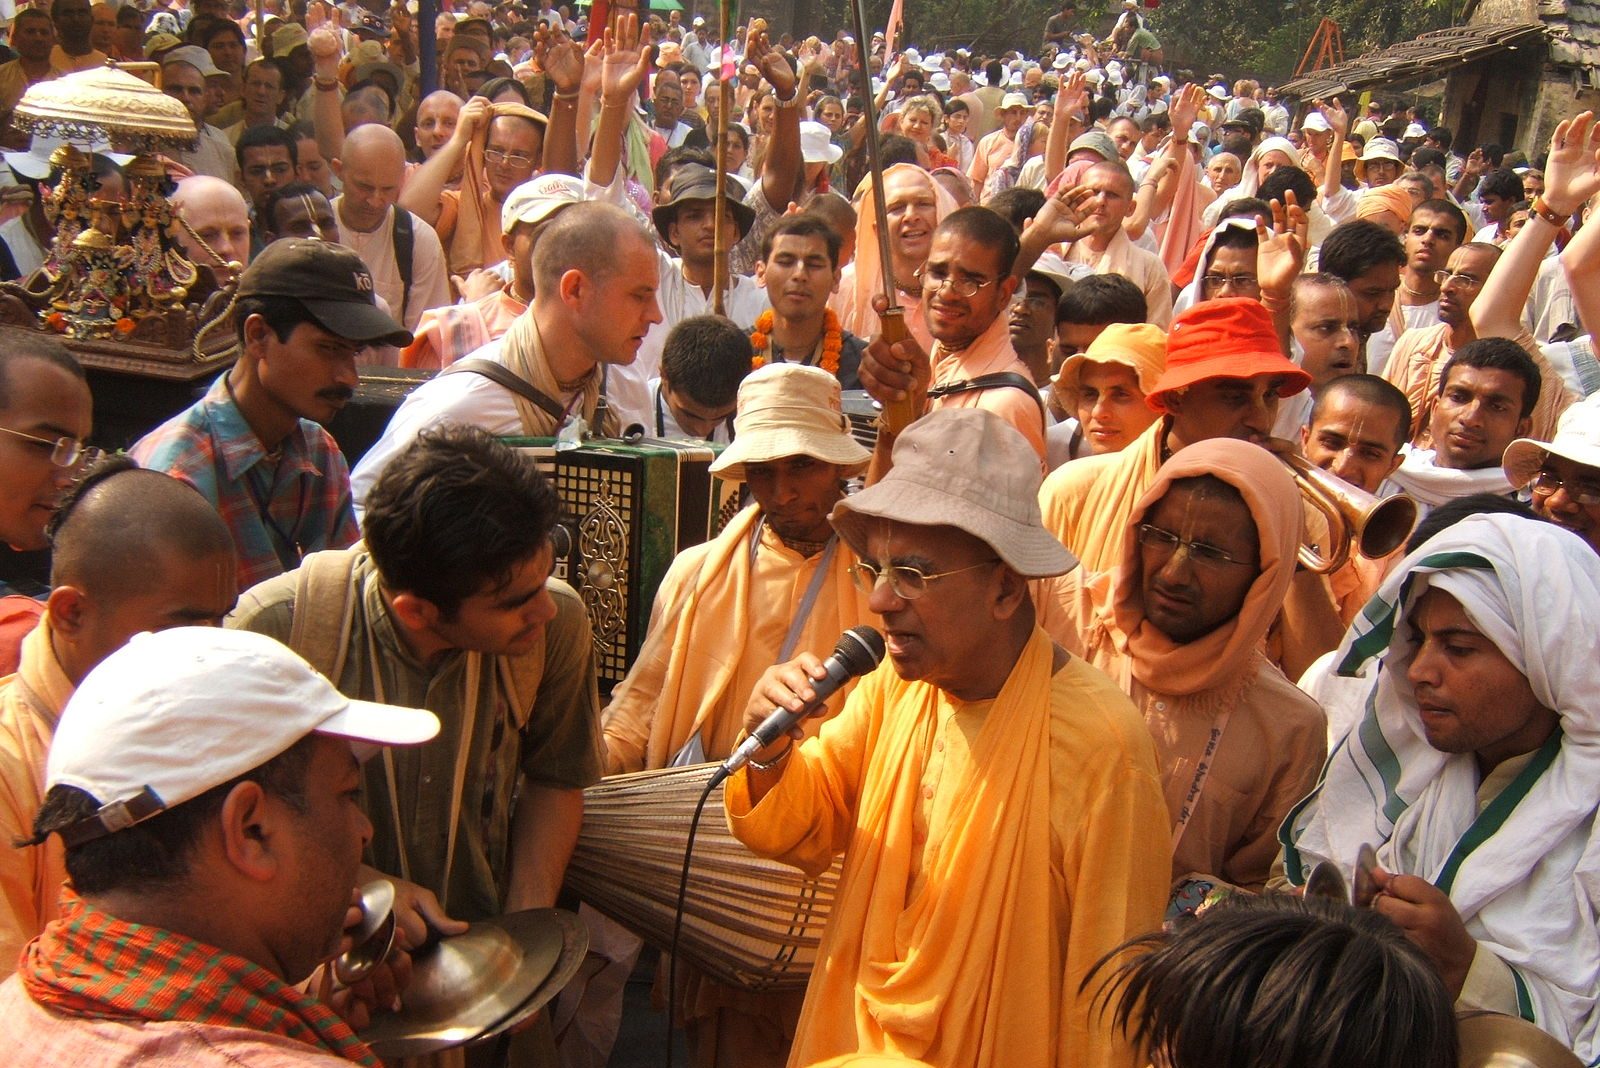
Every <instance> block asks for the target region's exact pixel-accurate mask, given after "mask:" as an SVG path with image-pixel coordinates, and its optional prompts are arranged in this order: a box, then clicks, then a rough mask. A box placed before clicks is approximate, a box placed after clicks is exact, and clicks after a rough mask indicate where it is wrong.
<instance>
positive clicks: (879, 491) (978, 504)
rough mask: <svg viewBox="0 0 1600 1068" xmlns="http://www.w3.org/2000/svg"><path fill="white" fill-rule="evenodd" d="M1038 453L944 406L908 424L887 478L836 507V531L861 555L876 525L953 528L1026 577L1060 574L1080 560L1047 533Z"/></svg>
mask: <svg viewBox="0 0 1600 1068" xmlns="http://www.w3.org/2000/svg"><path fill="white" fill-rule="evenodd" d="M1040 481H1041V477H1040V473H1039V454H1038V453H1037V452H1035V451H1034V450H1033V446H1032V445H1029V444H1028V440H1027V439H1026V438H1024V437H1023V436H1022V435H1021V434H1020V433H1019V432H1018V431H1017V429H1016V428H1015V427H1013V426H1012V425H1011V424H1010V423H1008V422H1006V421H1005V420H1004V419H1002V418H1000V417H999V416H998V415H995V414H994V413H993V412H988V411H984V410H983V409H982V408H945V409H941V410H939V411H936V412H932V413H930V414H928V415H925V416H923V417H922V418H921V419H918V420H917V421H916V422H915V423H912V424H911V425H910V426H908V427H906V429H905V431H904V433H902V434H901V435H900V437H899V438H898V439H897V440H896V441H895V443H894V466H893V468H891V469H890V471H889V473H888V474H887V475H885V476H884V478H883V481H881V482H879V483H877V484H876V485H873V486H868V487H867V488H866V489H864V490H862V491H861V492H860V493H857V494H855V495H854V496H852V497H846V498H845V499H844V500H842V501H840V502H839V503H838V504H836V505H834V506H833V514H832V515H831V516H829V519H830V520H832V522H833V526H834V529H835V530H837V531H838V532H839V535H840V537H842V538H844V540H845V541H846V542H847V543H849V545H850V547H851V548H852V549H854V550H855V551H856V554H857V555H862V554H864V553H865V552H866V548H867V534H868V531H869V530H870V529H871V520H873V519H888V520H892V521H894V522H896V523H910V524H913V525H915V526H925V527H932V526H949V527H955V528H956V529H957V530H962V531H965V532H966V533H968V534H971V535H972V536H973V537H975V538H977V539H978V540H979V541H981V542H983V543H984V544H986V545H988V546H989V547H990V548H991V549H993V550H994V552H995V555H996V556H998V557H1000V559H1002V560H1004V561H1005V563H1006V566H1008V567H1010V568H1011V570H1013V571H1015V572H1016V573H1017V574H1019V575H1022V576H1023V577H1024V578H1045V577H1046V576H1049V575H1062V574H1065V573H1066V572H1068V571H1071V570H1072V569H1073V568H1075V567H1077V566H1078V558H1077V557H1075V556H1073V555H1072V554H1071V553H1070V552H1068V551H1067V549H1066V546H1064V545H1062V544H1061V543H1060V542H1059V541H1057V540H1056V539H1055V537H1054V536H1053V535H1051V533H1050V532H1049V531H1047V530H1045V529H1044V523H1043V521H1042V519H1041V518H1040V515H1039V483H1040Z"/></svg>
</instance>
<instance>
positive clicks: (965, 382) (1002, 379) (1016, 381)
mask: <svg viewBox="0 0 1600 1068" xmlns="http://www.w3.org/2000/svg"><path fill="white" fill-rule="evenodd" d="M980 389H1020V390H1022V391H1023V392H1024V393H1026V394H1027V395H1028V396H1030V397H1032V398H1033V402H1034V403H1035V404H1037V405H1038V406H1039V414H1040V416H1041V417H1042V416H1043V415H1044V398H1043V397H1041V396H1039V388H1038V387H1037V386H1035V385H1034V384H1033V383H1032V382H1031V381H1029V380H1028V379H1027V378H1025V377H1024V376H1022V375H1019V374H1017V372H1015V371H995V372H993V373H992V374H986V375H979V376H978V377H977V378H963V379H962V380H961V381H959V382H951V383H949V384H947V385H943V386H934V387H933V388H931V389H929V390H928V399H929V400H938V399H939V398H940V397H948V396H950V395H952V394H955V393H975V392H977V391H978V390H980Z"/></svg>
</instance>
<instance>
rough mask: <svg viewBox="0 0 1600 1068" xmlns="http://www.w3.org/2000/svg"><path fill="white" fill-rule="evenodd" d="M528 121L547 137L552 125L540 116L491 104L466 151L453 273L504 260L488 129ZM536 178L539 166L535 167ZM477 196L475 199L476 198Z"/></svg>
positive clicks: (451, 254)
mask: <svg viewBox="0 0 1600 1068" xmlns="http://www.w3.org/2000/svg"><path fill="white" fill-rule="evenodd" d="M507 115H510V116H515V117H516V118H519V119H527V120H528V121H529V122H531V123H533V124H535V125H536V126H538V127H539V132H540V134H541V135H542V134H544V133H545V132H546V131H547V130H548V128H549V125H550V122H549V120H548V119H546V118H545V117H544V116H543V115H541V114H540V113H539V112H537V111H535V110H533V109H532V108H530V107H526V106H524V105H522V104H491V105H490V106H489V121H488V122H486V123H484V124H483V127H482V128H481V129H480V130H479V131H478V133H477V135H476V136H475V137H473V139H472V144H471V145H470V146H469V147H468V148H467V158H466V162H465V163H464V164H463V165H462V177H461V209H460V210H461V213H460V215H459V217H458V218H457V220H456V229H455V233H454V234H452V235H451V237H450V248H449V250H448V251H449V256H448V257H447V258H448V260H449V263H450V270H451V271H453V272H455V273H457V274H465V273H466V272H467V271H469V270H472V269H473V268H476V267H488V266H491V265H493V264H495V263H498V262H500V261H501V260H502V259H504V258H505V245H504V242H503V240H502V238H501V231H500V211H499V207H498V206H497V205H496V204H495V203H494V201H493V200H492V199H491V197H490V195H489V175H488V170H487V168H486V166H485V164H484V159H483V149H484V145H486V144H487V143H488V141H489V127H490V126H491V125H493V124H494V120H495V119H498V118H502V117H504V116H507ZM533 173H534V174H535V175H537V174H538V173H539V162H538V161H535V163H534V172H533ZM474 193H476V194H477V195H476V196H474V195H473V194H474Z"/></svg>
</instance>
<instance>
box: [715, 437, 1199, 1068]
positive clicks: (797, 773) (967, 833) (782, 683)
mask: <svg viewBox="0 0 1600 1068" xmlns="http://www.w3.org/2000/svg"><path fill="white" fill-rule="evenodd" d="M1035 461H1036V456H1035V454H1034V453H1033V451H1032V449H1031V447H1030V445H1029V443H1028V442H1027V441H1026V440H1025V439H1024V438H1023V437H1022V436H1021V435H1020V434H1018V433H1017V432H1016V431H1015V430H1014V429H1013V428H1012V427H1010V426H1009V425H1008V424H1007V423H1006V422H1005V420H1003V419H1002V418H1000V417H999V416H997V415H995V414H993V413H992V412H988V411H984V410H981V409H977V410H974V409H957V410H953V411H938V412H934V413H932V414H931V415H928V416H926V417H924V418H923V419H921V420H919V421H918V422H916V423H913V424H912V425H911V426H910V427H909V428H908V429H907V430H906V431H905V432H904V433H903V434H902V435H900V437H899V440H898V441H897V443H896V445H895V450H894V466H893V469H892V470H891V471H890V473H889V474H888V475H887V476H886V477H885V478H884V479H883V480H882V481H881V482H879V483H877V484H876V485H874V486H871V487H869V488H868V489H866V490H864V491H862V492H861V493H859V494H857V495H855V496H854V497H849V498H846V499H845V500H843V501H841V502H840V503H839V505H838V506H837V507H836V508H835V509H834V513H833V521H834V525H835V527H836V529H838V530H839V533H840V536H841V537H843V538H844V539H845V541H846V542H847V543H849V544H850V546H851V548H853V549H854V550H855V551H856V553H857V555H858V556H859V557H860V558H861V561H862V563H860V564H858V565H857V575H858V579H859V581H861V582H862V584H863V585H864V586H868V587H870V588H871V590H872V594H871V600H870V606H871V608H872V610H873V611H874V612H876V613H877V614H878V615H880V616H882V617H883V622H884V629H885V631H886V633H887V647H888V652H889V655H890V658H891V660H892V662H891V663H887V664H884V665H882V666H881V667H879V668H878V669H877V670H876V671H875V672H873V673H872V674H871V675H869V676H867V677H866V678H865V679H863V680H862V681H861V682H860V683H859V684H858V685H857V687H856V689H855V691H854V692H853V693H852V694H851V696H850V699H849V701H848V702H847V703H846V704H845V707H844V710H843V711H842V712H840V713H839V715H838V716H836V717H834V718H833V719H832V720H830V721H828V722H827V723H825V724H824V725H823V727H822V730H821V731H820V732H819V733H818V734H817V736H816V737H815V738H812V739H810V740H808V741H806V742H804V743H803V744H797V743H794V742H793V741H792V740H791V739H787V738H786V739H780V740H779V741H778V742H777V743H775V744H774V745H772V746H768V747H767V748H766V749H765V750H763V751H762V752H759V753H757V754H756V758H755V760H754V761H752V763H751V764H750V765H749V766H748V767H747V768H746V769H745V770H744V771H742V772H740V773H739V774H737V775H735V776H734V777H733V778H731V779H730V780H729V781H728V787H727V791H726V794H725V805H726V808H727V814H728V820H729V824H730V826H731V827H732V829H733V832H734V833H735V834H736V835H737V836H738V837H739V838H740V839H741V840H742V841H743V842H745V844H746V845H748V846H750V847H751V848H752V849H753V850H755V851H756V852H758V853H761V854H763V855H766V856H771V857H776V858H779V859H782V860H784V861H786V862H788V863H792V864H795V865H796V866H798V867H801V868H803V869H805V870H806V871H809V872H813V873H820V872H821V871H823V870H824V869H826V868H827V867H828V865H829V864H830V863H831V862H832V859H833V856H834V855H835V854H837V853H840V852H843V853H844V854H845V861H844V871H843V875H842V876H841V879H840V883H839V889H838V893H837V896H836V897H835V900H834V906H833V913H832V915H831V917H830V918H829V922H828V927H827V930H826V931H825V933H824V935H823V939H822V946H821V950H820V952H819V954H818V960H819V961H821V962H822V963H821V964H820V965H819V966H818V968H817V970H816V971H815V972H813V974H812V977H811V983H810V985H809V986H808V988H807V990H806V1002H805V1008H804V1010H803V1011H802V1013H801V1017H800V1027H799V1033H798V1034H797V1036H796V1038H795V1045H794V1049H793V1051H792V1053H791V1054H790V1058H789V1064H790V1065H791V1066H794V1068H800V1066H804V1065H812V1064H815V1063H817V1062H818V1061H822V1060H826V1059H827V1058H830V1057H838V1056H840V1055H842V1054H847V1053H851V1052H862V1053H887V1054H893V1055H897V1056H901V1057H905V1058H910V1059H913V1060H920V1061H923V1062H925V1063H927V1064H928V1065H933V1066H936V1068H957V1066H959V1068H1002V1066H1014V1065H1029V1066H1037V1068H1051V1066H1054V1065H1063V1066H1064V1065H1072V1066H1074V1068H1099V1066H1109V1065H1118V1066H1121V1065H1129V1066H1131V1065H1133V1064H1135V1063H1136V1062H1135V1059H1134V1057H1133V1055H1132V1052H1131V1050H1130V1049H1129V1048H1128V1046H1127V1045H1126V1044H1125V1042H1124V1041H1123V1040H1122V1039H1120V1038H1118V1037H1115V1036H1114V1035H1113V1034H1112V1029H1111V1026H1110V1022H1109V1021H1108V1020H1105V1019H1102V1018H1101V1016H1100V1015H1099V1014H1098V1013H1096V1012H1095V1011H1094V1008H1093V1004H1092V1002H1093V992H1092V991H1089V992H1083V991H1081V990H1080V989H1079V987H1080V985H1081V983H1082V980H1083V979H1084V977H1085V975H1086V974H1087V973H1088V970H1089V969H1090V968H1091V967H1093V965H1094V963H1095V962H1096V961H1097V960H1099V959H1100V958H1101V957H1102V956H1103V955H1104V954H1106V953H1107V952H1109V951H1110V950H1111V949H1112V948H1113V947H1115V946H1116V945H1117V944H1118V943H1119V942H1121V941H1122V940H1124V939H1126V938H1127V937H1129V936H1130V935H1134V934H1137V933H1140V932H1143V931H1148V930H1151V929H1153V928H1154V927H1155V926H1156V925H1157V924H1158V923H1159V922H1160V914H1161V909H1162V905H1163V902H1164V900H1165V897H1166V882H1167V870H1168V865H1169V864H1170V852H1169V849H1168V844H1167V843H1168V838H1169V827H1168V823H1167V814H1166V805H1165V803H1164V802H1163V800H1162V797H1161V787H1160V784H1159V781H1158V775H1157V771H1156V762H1155V754H1154V750H1153V747H1152V744H1151V742H1150V737H1149V734H1148V733H1147V732H1146V731H1145V728H1144V726H1143V724H1142V723H1141V721H1140V719H1139V716H1138V713H1137V712H1136V711H1135V710H1134V709H1133V707H1132V705H1131V704H1130V703H1129V701H1128V699H1127V698H1126V697H1125V696H1124V695H1123V694H1122V693H1120V692H1119V691H1118V690H1117V689H1116V687H1115V686H1114V685H1113V684H1112V683H1111V681H1110V680H1109V679H1107V678H1106V677H1105V676H1104V675H1102V674H1101V673H1100V672H1098V671H1096V670H1095V669H1094V668H1092V667H1090V666H1089V665H1088V664H1086V663H1084V662H1083V661H1082V660H1078V659H1075V658H1073V657H1071V656H1069V655H1068V654H1067V653H1066V652H1065V651H1063V650H1062V649H1060V648H1059V647H1057V646H1056V645H1054V643H1052V642H1051V640H1050V638H1049V636H1048V635H1046V634H1045V632H1044V631H1043V630H1042V629H1040V628H1039V626H1038V625H1037V623H1036V622H1035V619H1034V606H1033V601H1032V599H1031V595H1030V592H1029V579H1031V578H1036V577H1044V576H1047V575H1056V574H1060V573H1062V572H1065V571H1067V570H1069V569H1070V568H1071V567H1073V566H1074V564H1075V561H1074V560H1073V558H1072V555H1071V554H1070V553H1068V552H1067V551H1066V550H1065V549H1063V548H1062V547H1061V545H1060V543H1059V542H1057V541H1056V540H1055V539H1054V538H1052V537H1051V536H1050V535H1049V533H1048V532H1047V531H1045V530H1044V528H1043V527H1042V526H1041V525H1040V522H1039V512H1038V506H1037V503H1036V495H1037V491H1038V482H1039V476H1038V464H1037V463H1036V462H1035ZM821 676H822V668H821V664H820V663H819V662H818V660H817V659H816V658H815V657H813V656H810V655H803V656H801V657H799V658H798V659H796V660H794V661H790V662H789V663H787V664H782V665H779V666H777V667H775V668H773V669H771V670H770V671H768V672H767V673H766V674H765V675H764V676H763V677H762V680H761V682H760V683H759V684H758V685H757V687H756V691H755V694H754V695H753V696H752V699H751V703H750V706H749V708H748V709H747V710H746V717H745V723H746V726H747V727H752V726H754V725H755V724H758V723H759V722H760V721H761V720H762V719H763V718H765V716H766V714H767V713H768V712H769V711H770V710H771V709H773V708H774V707H779V706H781V707H786V708H791V709H798V708H800V707H801V706H802V705H803V703H804V702H805V701H807V700H810V699H811V698H812V697H814V695H815V692H814V690H813V689H812V684H813V680H815V679H817V678H820V677H821ZM797 733H798V732H797Z"/></svg>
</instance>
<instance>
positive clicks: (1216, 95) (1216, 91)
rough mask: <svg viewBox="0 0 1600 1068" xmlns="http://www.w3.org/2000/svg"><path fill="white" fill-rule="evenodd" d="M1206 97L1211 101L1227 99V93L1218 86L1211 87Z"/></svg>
mask: <svg viewBox="0 0 1600 1068" xmlns="http://www.w3.org/2000/svg"><path fill="white" fill-rule="evenodd" d="M1206 95H1207V96H1209V97H1210V98H1211V99H1213V100H1226V99H1228V91H1227V90H1226V89H1224V88H1223V87H1222V86H1220V85H1213V86H1212V87H1211V88H1210V89H1207V90H1206Z"/></svg>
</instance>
